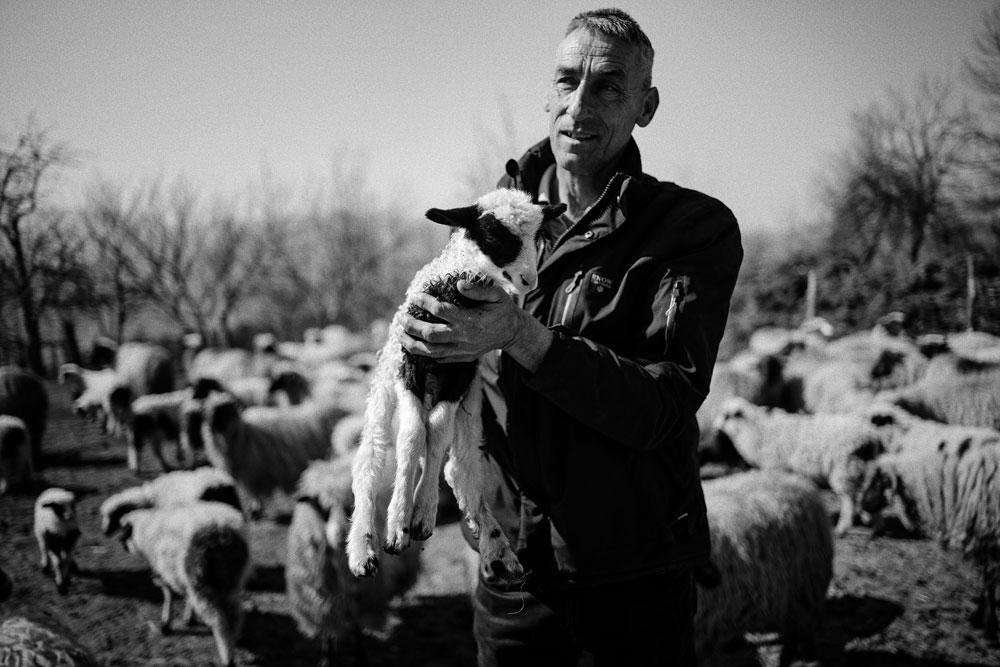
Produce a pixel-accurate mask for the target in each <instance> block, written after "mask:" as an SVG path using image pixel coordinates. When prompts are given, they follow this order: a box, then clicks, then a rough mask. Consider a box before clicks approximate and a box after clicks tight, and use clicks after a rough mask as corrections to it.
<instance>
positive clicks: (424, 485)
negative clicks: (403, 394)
mask: <svg viewBox="0 0 1000 667" xmlns="http://www.w3.org/2000/svg"><path fill="white" fill-rule="evenodd" d="M457 410H458V404H457V403H438V404H437V405H435V406H434V407H433V408H431V411H430V414H428V416H427V455H426V456H425V458H424V468H423V472H421V474H420V482H419V483H418V484H417V494H416V499H415V500H414V502H413V520H412V521H411V522H410V537H412V538H413V539H415V540H426V539H427V538H428V537H430V536H431V534H432V533H433V532H434V526H435V524H436V523H437V510H438V498H440V493H439V486H440V484H439V481H438V480H439V478H440V475H441V466H442V464H443V463H444V455H445V454H446V453H447V452H448V449H449V447H450V446H451V445H452V443H454V442H455V434H456V432H457V431H456V423H455V413H456V411H457Z"/></svg>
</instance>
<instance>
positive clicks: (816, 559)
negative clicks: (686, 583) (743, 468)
mask: <svg viewBox="0 0 1000 667" xmlns="http://www.w3.org/2000/svg"><path fill="white" fill-rule="evenodd" d="M704 491H705V506H706V508H707V511H708V525H709V529H710V531H711V539H712V555H711V565H710V566H709V568H707V569H708V570H709V571H710V572H711V576H707V577H706V576H704V573H705V568H702V569H701V570H700V572H701V574H702V576H698V577H696V580H697V581H698V582H699V590H698V611H697V613H696V615H695V619H694V626H695V650H696V652H697V653H698V656H699V664H700V665H703V666H706V667H707V666H709V665H728V664H732V663H729V662H727V657H726V656H725V655H724V654H723V649H724V647H725V646H726V645H727V644H729V643H731V642H732V641H733V640H740V639H742V638H743V636H744V635H745V634H746V633H767V632H778V633H780V636H781V642H782V645H783V646H782V651H781V664H782V665H788V664H790V663H791V659H792V658H793V657H795V656H796V654H804V655H808V654H809V653H810V652H812V650H813V649H815V640H816V639H817V633H818V632H819V630H820V629H821V626H822V621H823V617H824V605H825V601H826V592H827V588H828V587H829V585H830V580H831V578H832V576H833V535H832V534H831V531H830V520H829V517H828V516H827V513H826V509H825V507H824V505H823V502H822V499H821V498H820V496H819V493H818V492H817V491H816V488H815V487H814V486H813V485H812V484H811V483H810V482H809V481H808V480H806V479H804V478H802V477H801V476H798V475H793V474H789V473H780V472H776V471H757V470H752V471H748V472H743V473H737V474H734V475H730V476H728V477H721V478H718V479H714V480H708V481H706V482H704Z"/></svg>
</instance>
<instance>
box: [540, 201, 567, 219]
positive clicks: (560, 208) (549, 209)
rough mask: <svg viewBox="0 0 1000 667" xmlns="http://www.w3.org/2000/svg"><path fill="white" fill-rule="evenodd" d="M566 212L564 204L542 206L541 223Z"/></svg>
mask: <svg viewBox="0 0 1000 667" xmlns="http://www.w3.org/2000/svg"><path fill="white" fill-rule="evenodd" d="M565 210H566V204H545V205H544V206H542V221H543V222H545V221H547V220H552V219H553V218H558V217H559V216H560V215H562V214H563V212H564V211H565Z"/></svg>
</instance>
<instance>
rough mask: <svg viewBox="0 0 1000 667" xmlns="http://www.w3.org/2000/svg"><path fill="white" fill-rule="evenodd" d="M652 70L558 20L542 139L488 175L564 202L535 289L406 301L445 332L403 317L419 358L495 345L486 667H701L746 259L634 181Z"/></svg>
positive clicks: (648, 55)
mask: <svg viewBox="0 0 1000 667" xmlns="http://www.w3.org/2000/svg"><path fill="white" fill-rule="evenodd" d="M652 62H653V48H652V46H651V45H650V43H649V39H648V38H647V37H646V35H645V34H644V33H643V31H642V30H641V28H640V27H639V26H638V24H637V23H636V22H635V21H634V20H633V19H632V18H631V17H629V16H628V15H627V14H625V13H624V12H622V11H620V10H614V9H606V10H598V11H594V12H585V13H583V14H580V15H579V16H577V17H575V18H574V19H573V20H572V21H571V22H570V24H569V27H568V29H567V32H566V35H565V37H564V39H563V41H562V42H561V43H560V45H559V48H558V52H557V57H556V64H555V74H554V76H553V80H552V87H551V89H550V91H549V94H548V97H547V101H546V104H545V108H546V110H547V112H548V114H549V137H548V139H547V140H545V141H542V142H540V143H539V144H537V145H535V146H534V147H533V148H531V149H530V150H529V151H528V152H527V153H526V154H525V155H524V156H523V157H522V158H521V159H520V161H519V163H518V165H519V169H517V170H514V169H511V171H513V172H515V173H516V174H517V176H516V177H507V178H505V179H504V180H503V181H501V185H503V186H508V187H515V186H516V187H519V188H522V189H524V190H526V191H528V192H530V193H531V194H532V195H533V196H535V197H536V199H537V200H539V201H548V202H551V203H556V202H562V203H565V204H566V205H567V207H568V208H567V211H566V213H565V214H564V215H563V216H562V217H561V218H559V219H557V220H554V221H552V222H551V223H547V226H546V227H545V229H544V230H543V234H542V238H541V239H540V243H542V244H543V246H542V249H541V250H542V252H541V259H540V267H539V285H538V287H537V289H535V290H534V291H532V292H531V293H529V294H528V296H527V297H526V299H525V302H524V304H523V307H519V306H518V305H517V304H515V303H514V302H513V301H512V300H511V299H510V298H508V297H507V296H506V295H505V294H504V293H503V292H502V291H501V290H499V289H496V288H483V287H474V286H472V285H470V284H466V285H463V286H461V288H462V291H463V292H464V293H465V294H466V295H468V296H470V297H472V298H474V299H476V300H477V301H480V302H481V303H480V304H479V306H478V307H475V308H465V309H463V308H459V307H456V306H451V305H448V304H443V303H440V302H438V301H436V300H435V299H433V298H431V297H429V296H426V295H424V296H423V298H422V300H421V301H420V302H419V303H418V305H420V306H422V307H423V308H425V309H426V310H428V311H429V312H431V313H433V314H434V315H437V316H438V317H440V318H441V319H442V320H444V321H445V322H446V324H430V323H426V322H420V321H418V320H415V319H414V318H412V317H408V316H403V317H402V318H401V323H402V325H403V328H404V331H405V332H406V333H405V335H404V342H403V344H404V346H405V347H406V348H407V349H408V350H410V351H411V352H413V353H415V354H424V355H429V356H432V357H434V358H437V359H441V360H446V361H464V360H470V359H476V358H480V357H483V358H484V360H490V359H495V353H493V352H492V351H493V350H501V352H500V353H499V377H498V383H497V385H496V386H495V387H494V388H493V391H490V390H489V389H488V390H487V395H488V398H489V399H490V400H489V401H487V404H488V405H487V409H486V410H485V411H484V412H485V414H484V420H485V422H486V423H485V425H484V429H485V432H486V450H487V452H488V453H489V455H490V460H491V462H493V463H495V464H496V465H498V466H499V469H500V471H501V472H502V478H503V480H504V483H503V484H502V485H501V490H500V491H501V492H500V495H501V498H500V502H498V504H497V505H496V507H494V511H495V513H496V515H497V517H498V519H499V520H500V522H501V523H502V524H503V525H504V529H505V531H506V532H507V536H508V537H509V538H510V540H511V543H512V545H514V548H515V550H516V552H517V554H518V557H519V558H520V560H521V563H522V564H523V565H524V567H525V570H526V572H527V573H528V574H527V578H526V581H525V582H524V584H523V586H516V587H504V586H501V585H497V584H495V583H491V582H487V581H485V580H483V579H482V578H481V579H480V582H479V586H478V589H477V591H476V595H475V600H474V609H475V624H474V630H475V635H476V641H477V644H478V650H479V664H480V665H524V664H549V665H575V664H577V661H578V660H579V659H580V657H581V655H582V654H583V653H584V652H586V653H588V654H590V656H592V658H593V660H594V663H595V664H597V665H645V664H671V665H692V664H694V663H695V658H694V648H693V641H692V636H693V617H694V611H695V605H696V600H695V591H694V582H693V577H692V569H693V568H694V567H695V566H697V565H700V564H702V563H704V562H705V561H706V560H707V557H708V554H709V538H708V526H707V522H706V518H705V501H704V496H703V495H702V489H701V483H700V478H699V474H698V462H697V442H698V426H697V423H696V421H695V412H696V411H697V410H698V407H699V406H700V405H701V403H702V401H703V400H704V398H705V396H706V394H707V392H708V387H709V381H710V379H711V373H712V368H713V365H714V363H715V359H716V355H717V352H718V346H719V341H720V340H721V338H722V334H723V331H724V328H725V324H726V318H727V316H728V311H729V300H730V297H731V295H732V291H733V287H734V285H735V283H736V277H737V274H738V272H739V267H740V263H741V261H742V257H743V250H742V247H741V244H740V233H739V228H738V226H737V223H736V220H735V218H734V217H733V215H732V213H731V212H730V211H729V209H727V208H726V207H725V206H724V205H722V204H721V203H720V202H718V201H716V200H715V199H712V198H710V197H708V196H706V195H703V194H701V193H698V192H694V191H692V190H687V189H684V188H681V187H679V186H677V185H674V184H673V183H664V182H660V181H657V180H656V179H655V178H653V177H652V176H649V175H646V174H644V173H642V166H641V161H640V156H639V150H638V147H637V146H636V144H635V142H634V141H633V139H632V136H631V135H632V130H633V129H634V128H635V126H639V127H645V126H646V125H648V124H649V123H650V121H651V120H652V119H653V116H654V114H655V113H656V109H657V106H658V104H659V93H658V91H657V89H656V88H654V87H652V85H651V83H652ZM484 355H485V356H484ZM486 367H488V364H486V365H484V368H486Z"/></svg>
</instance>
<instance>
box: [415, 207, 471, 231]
mask: <svg viewBox="0 0 1000 667" xmlns="http://www.w3.org/2000/svg"><path fill="white" fill-rule="evenodd" d="M424 215H426V216H427V219H428V220H430V221H431V222H436V223H438V224H439V225H448V226H449V227H464V228H466V229H468V228H469V227H470V226H472V225H473V224H475V222H476V220H478V219H479V208H478V207H477V206H476V205H475V204H473V205H472V206H463V207H462V208H449V209H440V208H432V209H430V210H428V211H427V213H425V214H424Z"/></svg>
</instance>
